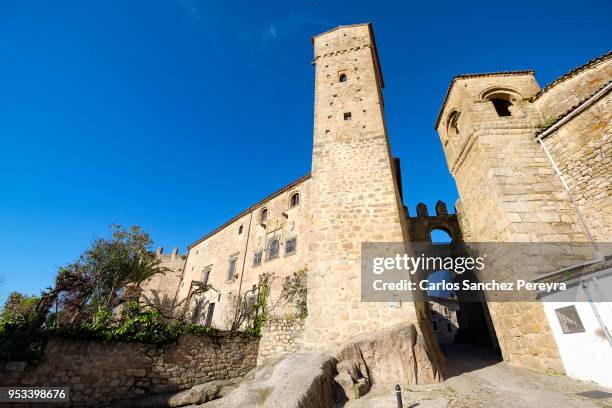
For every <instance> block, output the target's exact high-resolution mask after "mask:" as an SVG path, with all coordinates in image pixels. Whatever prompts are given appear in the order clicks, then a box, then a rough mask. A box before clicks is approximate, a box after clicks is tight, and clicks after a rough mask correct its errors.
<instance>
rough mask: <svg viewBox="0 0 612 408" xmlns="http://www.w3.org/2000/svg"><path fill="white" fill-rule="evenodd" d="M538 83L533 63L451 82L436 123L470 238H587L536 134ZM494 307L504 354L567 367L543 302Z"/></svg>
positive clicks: (511, 358) (508, 357)
mask: <svg viewBox="0 0 612 408" xmlns="http://www.w3.org/2000/svg"><path fill="white" fill-rule="evenodd" d="M539 90H540V87H539V86H538V84H537V82H536V80H535V78H534V75H533V72H532V71H516V72H501V73H493V74H470V75H462V76H458V77H456V78H455V79H454V80H453V82H452V84H451V86H450V88H449V91H448V93H447V97H446V100H445V102H444V105H443V108H442V111H441V112H440V116H439V118H438V121H437V123H436V130H437V131H438V133H439V135H440V139H441V141H442V145H443V148H444V152H445V154H446V159H447V162H448V167H449V170H450V171H451V173H452V175H453V177H454V179H455V181H456V183H457V188H458V190H459V196H460V198H461V200H460V202H459V203H458V205H457V207H458V210H459V211H460V213H461V216H460V219H461V220H462V229H463V232H464V235H465V239H466V241H471V242H521V243H529V242H587V239H588V237H587V234H586V233H585V229H584V227H583V226H582V225H581V223H580V219H579V217H578V215H577V213H576V210H575V208H574V207H573V206H572V203H571V200H570V198H569V196H568V194H567V192H566V191H564V188H563V185H562V183H561V180H560V179H559V178H558V176H557V175H556V174H555V171H554V168H553V167H552V166H551V164H550V162H549V160H548V158H547V157H546V154H545V152H544V151H543V150H542V148H541V146H539V144H538V142H537V141H536V139H535V137H534V134H535V133H536V131H537V130H538V129H539V127H540V126H541V124H542V123H543V121H544V118H543V117H542V114H541V113H540V112H539V110H538V108H537V106H536V105H535V104H533V103H531V102H530V98H531V97H533V96H534V95H535V94H536V93H537V92H538V91H539ZM502 250H503V248H502V246H500V251H502ZM508 264H511V267H513V268H524V269H525V268H529V267H530V266H529V265H527V264H525V263H524V262H523V260H519V262H512V263H508ZM500 265H501V264H500ZM503 266H505V267H507V266H508V265H503ZM552 266H553V265H551V267H552ZM502 269H503V268H502V267H501V266H500V270H502ZM552 270H554V268H553V269H552ZM552 270H551V272H552ZM489 309H490V311H491V317H492V320H493V323H494V326H495V330H496V333H497V336H498V340H499V344H500V347H501V350H502V354H503V356H504V359H505V360H507V361H514V362H517V363H520V364H523V365H526V366H530V367H533V368H538V369H552V370H558V371H563V367H562V364H561V360H560V357H559V353H558V350H557V347H556V343H555V341H554V339H553V337H552V334H551V330H550V327H549V325H548V323H547V320H546V316H545V315H544V311H543V307H542V305H541V303H537V302H533V303H520V302H505V303H499V302H498V303H491V302H490V303H489Z"/></svg>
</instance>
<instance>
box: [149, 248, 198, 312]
mask: <svg viewBox="0 0 612 408" xmlns="http://www.w3.org/2000/svg"><path fill="white" fill-rule="evenodd" d="M163 252H164V249H163V248H162V247H159V248H157V251H156V255H157V256H158V258H159V259H160V261H161V263H160V266H162V267H164V268H167V269H168V271H167V272H166V273H164V274H161V273H160V274H157V275H154V276H153V277H151V278H150V279H148V280H146V281H145V282H144V283H143V284H142V291H143V292H142V297H143V298H142V300H143V302H145V303H147V304H150V305H154V306H156V307H158V308H160V309H162V310H164V309H168V308H171V307H172V306H173V304H174V301H175V294H176V291H177V290H178V287H179V285H180V283H181V277H182V275H183V269H184V268H185V261H186V259H187V256H186V255H181V254H179V253H178V248H176V247H175V248H173V249H172V252H171V253H170V254H164V253H163Z"/></svg>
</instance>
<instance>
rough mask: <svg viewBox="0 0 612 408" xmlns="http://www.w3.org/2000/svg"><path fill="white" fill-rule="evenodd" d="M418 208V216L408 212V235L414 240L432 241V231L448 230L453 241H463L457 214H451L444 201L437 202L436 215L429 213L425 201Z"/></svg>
mask: <svg viewBox="0 0 612 408" xmlns="http://www.w3.org/2000/svg"><path fill="white" fill-rule="evenodd" d="M416 210H417V216H416V217H411V216H410V215H409V214H408V213H407V214H406V222H407V225H408V235H409V237H410V240H411V241H412V242H431V232H432V231H434V230H442V231H444V232H446V233H447V234H448V235H449V236H450V237H451V239H452V240H453V242H456V243H459V242H463V234H462V233H461V227H460V226H459V219H458V218H457V214H456V213H455V214H449V213H448V209H447V207H446V204H445V203H444V202H443V201H441V200H438V202H437V203H436V215H429V211H428V209H427V205H425V204H424V203H419V204H418V205H417V207H416Z"/></svg>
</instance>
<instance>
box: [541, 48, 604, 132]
mask: <svg viewBox="0 0 612 408" xmlns="http://www.w3.org/2000/svg"><path fill="white" fill-rule="evenodd" d="M610 78H612V53H608V54H607V55H604V56H601V57H599V58H597V59H595V60H593V61H591V62H589V63H587V64H585V65H583V66H581V67H578V68H575V69H573V70H572V71H570V72H568V73H567V74H565V75H564V76H562V77H561V78H559V79H557V80H556V81H554V82H552V83H551V84H549V85H547V86H546V88H544V89H543V90H542V92H540V93H538V94H537V95H536V97H535V98H534V103H535V105H536V106H537V107H538V109H539V110H540V112H541V113H542V117H543V118H544V120H547V119H550V118H554V117H560V116H561V115H563V114H564V113H565V112H567V111H568V110H569V109H571V108H572V107H573V106H575V105H577V104H578V103H580V102H582V101H583V100H584V99H586V98H587V97H588V96H590V95H592V94H593V93H595V92H596V91H597V90H599V89H600V88H601V87H602V86H604V85H605V84H606V83H608V82H609V81H610Z"/></svg>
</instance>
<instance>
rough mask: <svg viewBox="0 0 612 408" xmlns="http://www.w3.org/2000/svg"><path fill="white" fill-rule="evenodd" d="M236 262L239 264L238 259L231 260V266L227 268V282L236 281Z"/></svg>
mask: <svg viewBox="0 0 612 408" xmlns="http://www.w3.org/2000/svg"><path fill="white" fill-rule="evenodd" d="M236 262H238V258H233V259H230V261H229V266H228V268H227V280H228V281H230V280H232V279H234V275H235V274H236Z"/></svg>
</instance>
